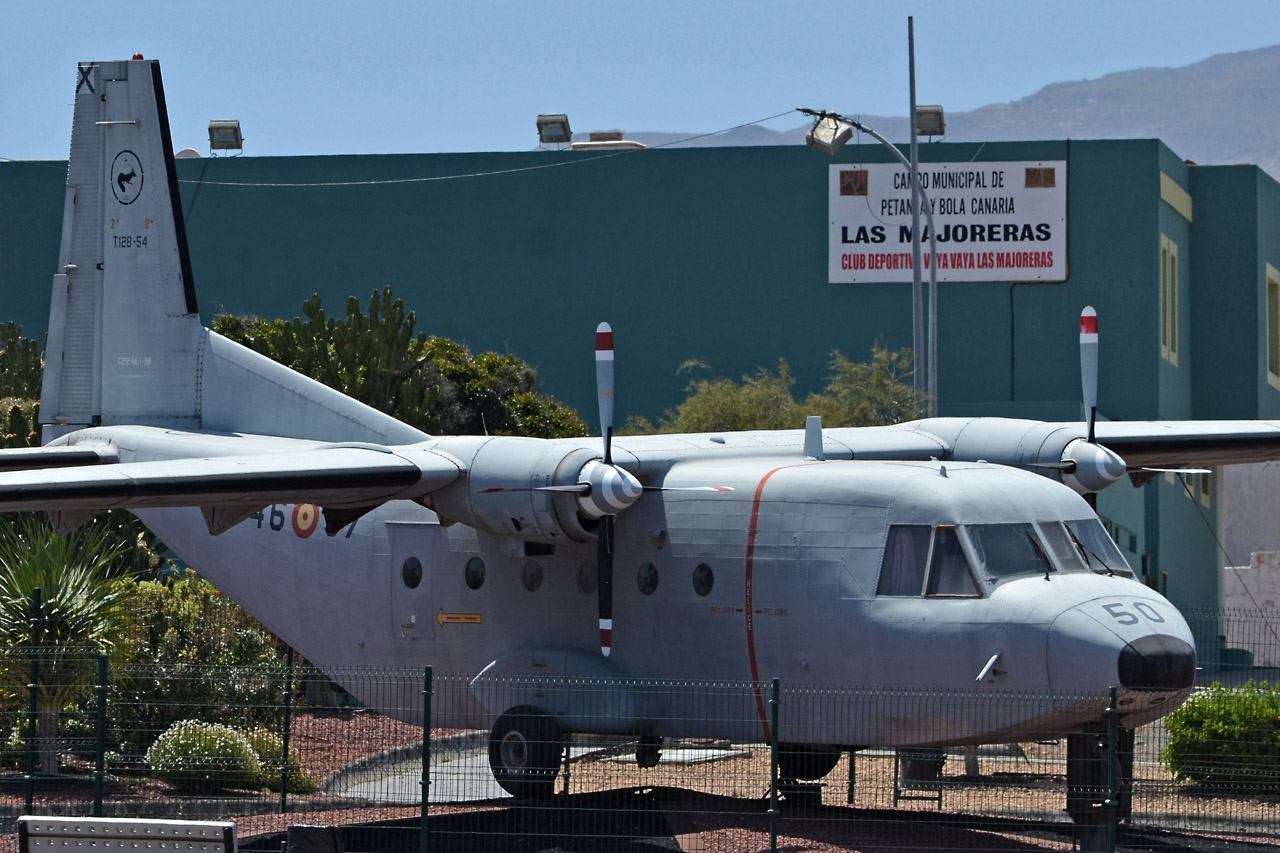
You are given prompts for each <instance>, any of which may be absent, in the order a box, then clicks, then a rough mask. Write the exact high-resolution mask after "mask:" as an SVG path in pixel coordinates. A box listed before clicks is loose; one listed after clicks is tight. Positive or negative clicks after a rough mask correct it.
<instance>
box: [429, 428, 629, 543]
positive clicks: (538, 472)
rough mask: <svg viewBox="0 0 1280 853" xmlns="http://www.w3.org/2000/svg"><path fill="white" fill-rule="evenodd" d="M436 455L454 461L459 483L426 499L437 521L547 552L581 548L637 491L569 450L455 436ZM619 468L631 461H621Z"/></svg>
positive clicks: (624, 478) (594, 454)
mask: <svg viewBox="0 0 1280 853" xmlns="http://www.w3.org/2000/svg"><path fill="white" fill-rule="evenodd" d="M435 447H436V448H438V449H440V450H443V451H445V452H447V453H450V454H452V455H453V456H456V457H457V458H458V459H460V460H461V461H462V463H463V464H464V465H465V467H466V470H467V476H466V477H464V478H461V479H460V480H459V481H458V482H456V483H454V484H452V485H450V486H448V487H447V488H444V489H441V490H440V491H438V492H436V493H435V494H433V495H432V496H431V498H430V500H429V503H428V505H429V506H430V507H431V508H432V509H434V510H435V511H436V513H437V514H438V515H439V516H440V517H441V520H442V521H444V522H446V523H450V522H459V523H462V524H466V525H468V526H469V527H474V528H476V529H477V530H484V531H486V532H489V533H494V534H497V535H499V536H514V537H518V538H520V539H525V540H529V541H534V542H545V543H549V544H554V543H556V542H562V541H565V540H570V541H573V542H588V541H591V540H592V539H594V538H595V533H596V526H597V523H598V521H599V519H600V518H601V517H602V516H604V515H612V514H615V513H617V512H619V511H620V510H622V509H625V508H626V507H627V506H630V505H631V504H632V503H634V502H635V500H636V499H638V498H639V497H640V494H641V486H640V483H639V482H638V481H637V480H636V479H635V477H633V476H632V475H631V474H630V473H628V472H627V471H625V470H623V469H621V468H619V467H617V466H616V465H614V466H610V465H605V464H604V463H603V462H602V461H601V460H600V453H599V450H598V449H596V448H594V447H584V446H582V445H577V446H575V445H574V444H573V443H572V442H559V441H545V440H542V439H534V438H529V439H522V438H513V437H510V436H506V437H502V438H500V439H493V438H488V437H482V436H458V437H453V438H445V439H441V441H440V442H439V443H437V444H436V445H435ZM623 456H624V457H625V458H623V459H620V460H619V461H620V462H622V463H623V464H630V463H633V462H634V460H633V459H631V458H630V457H627V456H626V454H623Z"/></svg>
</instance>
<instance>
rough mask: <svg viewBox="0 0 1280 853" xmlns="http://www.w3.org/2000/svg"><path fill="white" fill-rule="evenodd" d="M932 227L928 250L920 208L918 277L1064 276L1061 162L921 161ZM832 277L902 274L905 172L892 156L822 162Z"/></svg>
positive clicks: (893, 277)
mask: <svg viewBox="0 0 1280 853" xmlns="http://www.w3.org/2000/svg"><path fill="white" fill-rule="evenodd" d="M920 185H921V186H922V187H923V188H924V191H925V194H926V195H927V196H928V198H929V203H930V205H931V207H932V211H933V225H934V228H936V229H937V234H936V237H937V249H938V251H937V256H936V258H935V257H934V256H932V255H931V254H930V253H929V232H928V219H927V218H926V216H925V212H924V209H923V208H922V209H921V211H920V231H921V241H920V243H921V256H922V259H923V269H922V270H921V277H922V278H923V279H924V280H926V281H927V280H928V278H929V267H930V265H931V264H934V263H936V264H937V269H938V281H1065V280H1066V278H1067V161H1065V160H1045V161H1017V162H981V163H921V164H920ZM828 198H829V205H828V209H829V211H830V221H831V231H830V238H829V241H828V245H829V247H830V248H829V258H828V270H829V280H830V282H831V283H832V284H840V283H846V282H864V281H877V282H879V281H911V278H912V276H911V266H912V257H911V237H912V234H911V202H912V200H911V177H910V172H908V170H907V168H906V167H905V166H902V165H898V164H888V163H870V164H863V165H851V164H847V163H846V164H842V165H833V166H831V171H830V177H829V188H828Z"/></svg>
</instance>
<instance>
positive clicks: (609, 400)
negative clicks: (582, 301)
mask: <svg viewBox="0 0 1280 853" xmlns="http://www.w3.org/2000/svg"><path fill="white" fill-rule="evenodd" d="M596 395H597V396H598V398H599V403H600V434H601V435H602V436H604V464H606V465H612V464H613V454H612V448H610V445H611V444H612V443H613V329H611V328H610V327H609V324H608V323H601V324H600V325H599V326H596Z"/></svg>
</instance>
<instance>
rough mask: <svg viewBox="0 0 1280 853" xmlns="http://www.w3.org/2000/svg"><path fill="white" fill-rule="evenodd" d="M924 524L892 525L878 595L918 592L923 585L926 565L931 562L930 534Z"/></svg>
mask: <svg viewBox="0 0 1280 853" xmlns="http://www.w3.org/2000/svg"><path fill="white" fill-rule="evenodd" d="M932 532H933V531H932V530H931V529H930V528H929V527H927V526H925V525H917V524H895V525H893V526H892V527H890V528H889V541H888V542H886V543H885V546H884V561H883V562H882V563H881V565H880V584H879V586H877V587H876V595H919V594H920V592H921V590H923V589H924V572H925V567H926V566H927V565H928V564H929V536H930V534H931V533H932Z"/></svg>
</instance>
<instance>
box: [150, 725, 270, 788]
mask: <svg viewBox="0 0 1280 853" xmlns="http://www.w3.org/2000/svg"><path fill="white" fill-rule="evenodd" d="M147 764H148V765H149V766H150V767H151V769H152V771H153V772H154V773H155V776H156V778H157V779H160V780H162V781H164V782H168V783H169V784H171V785H174V786H175V787H178V788H185V789H188V790H195V791H219V790H222V789H223V788H256V787H258V786H259V785H260V784H261V779H262V763H261V762H259V761H258V756H257V753H255V752H254V750H253V746H252V745H251V744H250V743H249V739H248V738H247V737H245V736H244V733H243V732H239V731H236V730H235V729H233V728H231V727H230V726H224V725H220V724H218V723H201V722H198V721H196V720H182V721H180V722H177V723H174V724H173V725H172V726H170V727H169V728H168V729H167V730H166V731H165V732H164V734H162V735H160V737H159V738H157V739H156V742H155V743H154V744H152V745H151V748H150V749H148V750H147Z"/></svg>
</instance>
